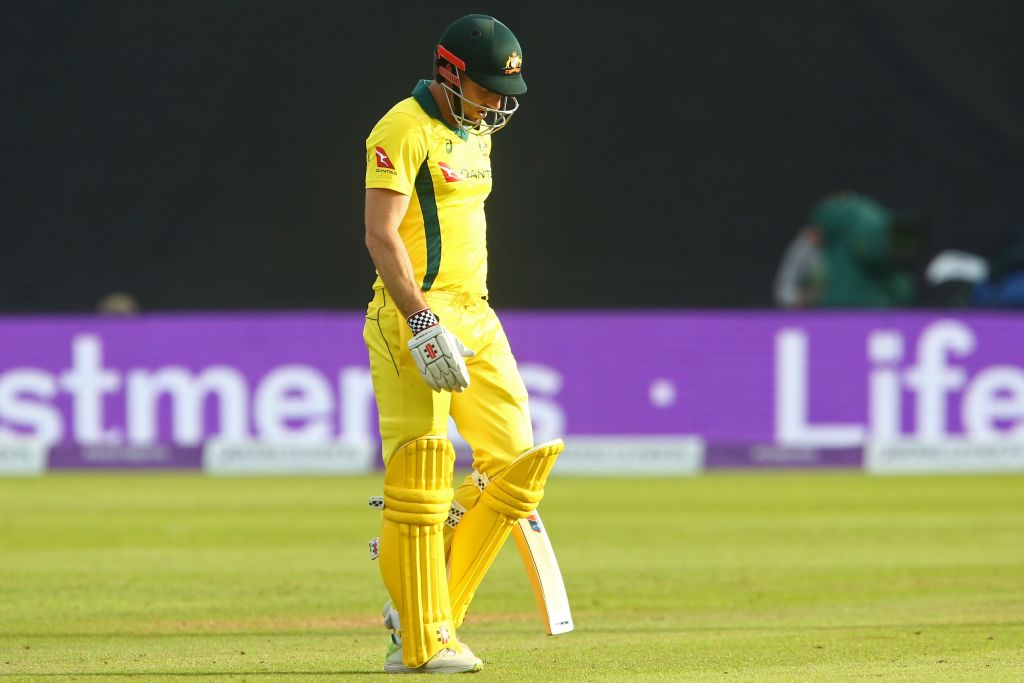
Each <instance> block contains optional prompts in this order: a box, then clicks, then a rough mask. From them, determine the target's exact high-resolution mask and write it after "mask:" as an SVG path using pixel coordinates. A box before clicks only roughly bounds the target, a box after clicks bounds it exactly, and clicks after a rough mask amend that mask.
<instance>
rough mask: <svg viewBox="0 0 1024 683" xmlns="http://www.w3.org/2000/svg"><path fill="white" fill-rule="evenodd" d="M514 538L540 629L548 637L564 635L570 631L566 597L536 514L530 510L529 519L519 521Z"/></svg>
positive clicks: (570, 622) (559, 573)
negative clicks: (546, 633) (542, 624)
mask: <svg viewBox="0 0 1024 683" xmlns="http://www.w3.org/2000/svg"><path fill="white" fill-rule="evenodd" d="M514 534H515V537H516V545H517V546H519V555H520V557H522V558H523V566H524V567H525V568H526V575H527V577H528V578H529V579H530V585H531V586H533V597H534V598H535V599H536V600H537V608H538V609H539V610H540V616H541V619H542V620H543V621H544V629H545V630H546V631H547V632H548V635H549V636H557V635H558V634H559V633H568V632H569V631H571V630H572V628H573V625H572V612H571V611H570V610H569V596H568V595H566V593H565V582H564V581H562V572H561V570H560V569H559V568H558V560H557V559H555V551H554V549H553V548H552V547H551V539H550V538H548V532H547V530H546V529H545V528H544V523H543V522H542V521H541V519H540V514H539V513H538V512H537V511H536V510H534V511H533V513H531V514H530V516H529V517H526V518H525V519H521V520H519V523H518V524H517V525H516V527H515V532H514Z"/></svg>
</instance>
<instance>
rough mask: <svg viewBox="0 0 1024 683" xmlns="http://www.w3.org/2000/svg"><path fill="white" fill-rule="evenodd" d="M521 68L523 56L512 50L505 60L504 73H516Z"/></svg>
mask: <svg viewBox="0 0 1024 683" xmlns="http://www.w3.org/2000/svg"><path fill="white" fill-rule="evenodd" d="M522 70H523V58H522V57H520V56H519V53H518V52H513V53H512V54H510V55H509V56H508V59H507V60H505V74H506V75H509V74H517V73H519V72H520V71H522Z"/></svg>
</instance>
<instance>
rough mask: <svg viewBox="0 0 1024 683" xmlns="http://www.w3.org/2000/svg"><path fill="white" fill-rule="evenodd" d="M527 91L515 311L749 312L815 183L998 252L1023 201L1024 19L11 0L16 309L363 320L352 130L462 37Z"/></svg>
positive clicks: (0, 299)
mask: <svg viewBox="0 0 1024 683" xmlns="http://www.w3.org/2000/svg"><path fill="white" fill-rule="evenodd" d="M472 11H483V12H489V13H491V14H494V15H495V16H497V17H498V18H499V19H501V20H503V21H504V22H505V23H507V24H508V25H509V26H510V27H511V28H512V30H513V31H514V32H515V33H516V34H517V35H518V37H519V39H520V41H521V42H522V44H523V47H524V50H523V51H524V57H525V60H524V74H525V76H526V78H527V81H528V83H529V87H530V91H529V93H528V94H527V96H525V97H524V98H523V103H522V109H521V111H520V113H518V114H516V116H515V118H514V119H513V121H512V124H511V125H510V126H509V127H508V128H507V129H506V130H504V131H502V132H501V133H499V134H498V135H497V137H496V140H495V143H496V144H495V155H494V162H493V163H494V177H495V190H494V193H493V194H492V198H491V200H490V201H489V203H488V210H489V221H490V228H489V230H490V232H489V240H490V242H489V243H490V250H491V276H490V285H491V293H492V300H493V302H494V303H495V305H496V306H497V307H499V308H501V307H505V308H508V307H567V306H573V307H602V306H611V307H668V306H671V307H708V306H718V307H761V306H770V305H771V282H772V277H773V274H774V270H775V268H776V265H777V263H778V260H779V257H780V256H781V253H782V251H783V249H784V248H785V246H786V244H787V243H788V241H789V240H790V239H791V237H792V236H793V235H794V233H795V232H796V230H797V229H798V228H799V227H800V226H802V225H803V224H804V222H805V221H806V219H807V217H808V214H809V211H810V209H811V207H812V206H813V204H814V202H815V201H817V199H818V198H819V197H821V196H822V195H823V194H824V193H826V192H829V191H833V190H840V189H855V190H859V191H861V192H864V193H866V194H869V195H872V196H874V197H876V198H878V199H879V200H880V201H882V202H883V203H884V204H886V205H887V206H889V207H890V208H893V209H895V210H898V211H916V212H920V213H922V214H924V215H925V216H927V217H928V219H929V221H930V233H929V242H928V245H929V247H928V248H929V249H930V250H932V251H935V250H937V249H939V248H943V247H957V248H962V249H968V250H972V251H979V252H990V251H991V250H992V249H993V248H994V247H995V245H997V244H998V243H999V242H1000V240H1001V239H1002V238H1003V237H1004V236H1005V234H1006V233H1007V232H1008V231H1009V230H1011V228H1012V227H1013V225H1014V221H1015V219H1016V218H1017V216H1019V215H1020V212H1021V210H1022V209H1024V191H1022V188H1024V88H1022V85H1024V79H1022V73H1024V72H1022V67H1024V42H1022V41H1021V39H1020V31H1021V26H1022V25H1024V3H1020V2H1016V1H1010V0H1006V1H993V0H990V1H981V2H967V0H963V1H960V2H924V1H914V2H892V1H880V0H879V1H869V0H813V1H811V0H801V1H789V2H774V3H770V2H754V1H749V2H739V1H737V2H728V1H724V0H723V1H716V2H681V3H672V4H670V3H665V4H645V3H638V2H630V3H617V4H616V8H614V9H611V8H593V7H586V6H585V5H582V4H581V5H578V6H573V7H572V8H570V7H569V6H565V5H559V4H557V3H518V4H517V3H488V2H484V3H479V4H476V5H464V4H462V3H453V2H419V3H391V2H376V3H366V4H356V3H343V2H322V1H312V0H305V1H298V2H283V1H281V2H268V1H265V0H263V1H254V0H245V1H243V0H235V1H231V2H228V1H216V2H213V1H210V0H204V1H203V2H181V1H176V2H167V1H162V2H151V1H139V0H130V1H113V0H111V1H107V2H72V1H70V0H68V1H65V2H45V1H44V2H40V1H38V0H33V1H31V2H24V1H20V0H19V1H16V2H5V3H3V5H2V6H0V13H2V17H0V26H2V28H0V38H2V40H0V64H2V67H0V79H3V86H4V87H3V90H2V92H3V95H2V98H3V107H2V112H0V131H2V132H0V144H2V162H0V169H2V172H3V178H2V180H3V182H2V190H0V231H2V235H3V241H2V245H0V285H2V286H0V310H2V311H7V312H27V311H88V310H92V309H93V308H94V307H95V305H96V302H97V300H98V299H99V298H100V297H101V296H102V295H103V294H105V293H107V292H109V291H111V290H115V289H120V290H126V291H129V292H131V293H133V294H135V295H136V296H137V297H138V298H139V300H140V302H141V304H142V307H143V309H145V310H181V309H284V308H359V307H362V306H363V305H365V302H366V301H367V299H368V297H369V287H370V284H371V282H372V279H373V267H372V264H371V262H370V260H369V257H368V256H367V254H366V251H365V248H364V246H363V226H362V196H363V186H362V176H363V163H364V151H363V142H364V140H365V137H366V134H367V133H368V132H369V130H370V128H371V127H372V126H373V124H374V123H375V122H376V120H377V119H378V118H379V117H380V116H381V115H382V114H383V113H384V112H385V111H386V110H387V109H388V108H390V107H391V105H392V104H394V103H395V102H396V101H398V100H399V99H402V98H403V97H405V96H407V95H408V93H409V91H410V90H411V89H412V86H413V85H414V83H415V81H416V79H418V78H421V77H428V76H429V68H430V55H431V50H432V48H433V45H434V43H435V41H436V38H437V37H438V36H439V35H440V33H441V31H442V30H443V28H444V27H445V26H446V25H447V24H448V22H449V21H451V20H452V19H454V18H456V17H458V16H461V15H462V14H466V13H469V12H472Z"/></svg>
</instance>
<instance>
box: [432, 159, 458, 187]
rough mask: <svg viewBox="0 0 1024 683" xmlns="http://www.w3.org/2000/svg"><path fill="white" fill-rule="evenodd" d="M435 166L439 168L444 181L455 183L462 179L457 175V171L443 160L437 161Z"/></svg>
mask: <svg viewBox="0 0 1024 683" xmlns="http://www.w3.org/2000/svg"><path fill="white" fill-rule="evenodd" d="M437 167H438V168H439V169H441V173H443V174H444V181H445V182H446V183H455V182H458V181H460V180H462V176H460V175H459V172H458V171H456V170H455V169H454V168H452V167H451V166H449V165H448V164H446V163H444V162H443V161H439V162H437Z"/></svg>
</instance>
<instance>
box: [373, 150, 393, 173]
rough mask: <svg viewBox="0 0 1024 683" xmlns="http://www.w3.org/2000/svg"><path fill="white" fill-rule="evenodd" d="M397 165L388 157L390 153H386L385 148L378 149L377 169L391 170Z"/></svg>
mask: <svg viewBox="0 0 1024 683" xmlns="http://www.w3.org/2000/svg"><path fill="white" fill-rule="evenodd" d="M394 167H395V165H394V164H393V163H391V159H390V158H389V157H388V153H387V152H385V151H384V148H383V147H378V148H377V168H391V169H393V168H394Z"/></svg>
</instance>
